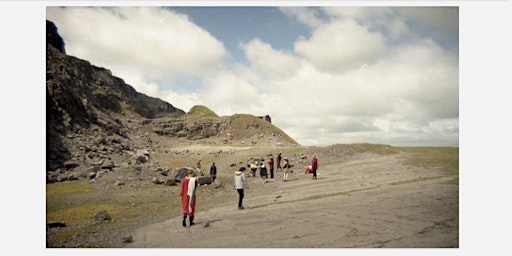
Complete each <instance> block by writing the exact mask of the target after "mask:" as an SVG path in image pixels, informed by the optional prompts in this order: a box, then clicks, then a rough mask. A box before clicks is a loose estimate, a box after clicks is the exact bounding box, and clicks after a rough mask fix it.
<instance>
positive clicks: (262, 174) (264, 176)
mask: <svg viewBox="0 0 512 256" xmlns="http://www.w3.org/2000/svg"><path fill="white" fill-rule="evenodd" d="M260 177H261V180H262V181H263V184H265V183H266V182H267V179H268V173H267V167H265V164H264V163H263V162H262V163H261V165H260Z"/></svg>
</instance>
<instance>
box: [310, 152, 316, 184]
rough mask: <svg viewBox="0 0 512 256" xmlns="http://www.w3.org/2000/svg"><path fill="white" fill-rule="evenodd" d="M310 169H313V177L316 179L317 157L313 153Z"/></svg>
mask: <svg viewBox="0 0 512 256" xmlns="http://www.w3.org/2000/svg"><path fill="white" fill-rule="evenodd" d="M311 169H312V170H313V178H312V179H314V180H316V170H317V169H318V159H317V158H316V155H313V159H312V160H311Z"/></svg>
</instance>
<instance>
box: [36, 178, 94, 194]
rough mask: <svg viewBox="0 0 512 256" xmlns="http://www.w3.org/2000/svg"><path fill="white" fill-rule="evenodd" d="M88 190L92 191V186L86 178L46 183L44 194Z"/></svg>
mask: <svg viewBox="0 0 512 256" xmlns="http://www.w3.org/2000/svg"><path fill="white" fill-rule="evenodd" d="M89 192H92V188H91V186H90V185H89V183H88V182H87V181H86V180H81V181H74V182H57V183H52V184H47V185H46V196H53V195H63V194H74V193H89Z"/></svg>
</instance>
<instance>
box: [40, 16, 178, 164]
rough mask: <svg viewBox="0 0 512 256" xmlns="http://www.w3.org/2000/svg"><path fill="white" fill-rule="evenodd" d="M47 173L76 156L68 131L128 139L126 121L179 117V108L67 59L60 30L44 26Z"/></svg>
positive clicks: (90, 66)
mask: <svg viewBox="0 0 512 256" xmlns="http://www.w3.org/2000/svg"><path fill="white" fill-rule="evenodd" d="M46 28H47V31H46V36H47V44H46V111H47V141H48V143H47V153H48V156H49V158H48V159H49V161H48V163H47V168H49V169H54V168H55V166H61V165H62V164H63V163H64V162H65V161H66V160H67V159H68V158H70V157H71V156H72V155H73V153H72V152H70V150H69V147H67V146H65V145H64V144H65V143H64V142H63V141H64V140H66V138H67V137H68V134H69V133H70V132H73V133H76V132H78V133H81V132H85V131H88V130H96V131H99V133H98V134H97V135H100V136H104V137H106V136H109V135H111V134H116V135H117V136H120V137H122V138H127V137H128V136H127V133H128V132H129V130H128V129H127V126H126V125H125V123H124V122H123V120H121V119H122V117H141V118H160V117H179V116H182V115H184V114H185V112H184V111H183V110H181V109H178V108H175V107H173V106H172V105H171V104H169V103H167V102H165V101H162V100H160V99H157V98H152V97H149V96H147V95H144V94H141V93H138V92H137V91H135V89H133V87H131V86H130V85H127V84H126V83H125V82H124V81H123V80H122V79H120V78H118V77H115V76H113V75H112V73H111V72H110V71H109V70H107V69H104V68H100V67H96V66H94V65H91V64H90V63H89V62H87V61H85V60H81V59H78V58H75V57H73V56H68V55H66V54H65V49H64V41H63V40H62V38H61V37H60V35H59V34H58V32H57V28H56V26H55V25H54V24H53V23H52V22H50V21H47V22H46Z"/></svg>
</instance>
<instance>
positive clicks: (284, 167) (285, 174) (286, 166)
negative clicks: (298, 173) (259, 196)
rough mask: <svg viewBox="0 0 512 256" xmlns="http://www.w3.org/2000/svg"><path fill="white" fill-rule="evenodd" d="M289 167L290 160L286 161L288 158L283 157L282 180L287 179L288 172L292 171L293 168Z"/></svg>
mask: <svg viewBox="0 0 512 256" xmlns="http://www.w3.org/2000/svg"><path fill="white" fill-rule="evenodd" d="M290 167H292V165H290V162H289V161H288V158H286V157H285V158H284V165H283V169H284V175H283V180H284V181H287V180H288V176H289V175H290V173H292V172H293V170H291V169H290Z"/></svg>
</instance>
